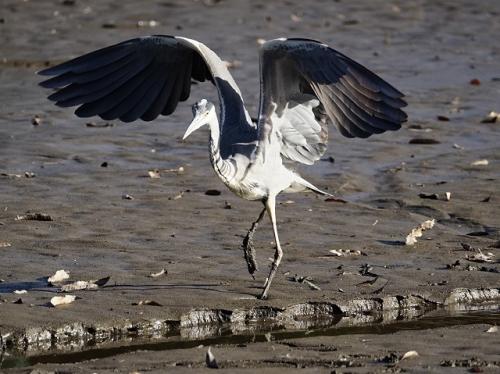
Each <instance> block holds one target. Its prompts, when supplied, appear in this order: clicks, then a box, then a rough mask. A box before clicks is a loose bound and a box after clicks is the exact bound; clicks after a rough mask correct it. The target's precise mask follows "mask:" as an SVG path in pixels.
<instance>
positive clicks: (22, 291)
mask: <svg viewBox="0 0 500 374" xmlns="http://www.w3.org/2000/svg"><path fill="white" fill-rule="evenodd" d="M14 293H15V294H16V295H22V294H25V293H28V291H26V290H14Z"/></svg>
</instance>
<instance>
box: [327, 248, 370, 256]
mask: <svg viewBox="0 0 500 374" xmlns="http://www.w3.org/2000/svg"><path fill="white" fill-rule="evenodd" d="M328 252H330V253H331V254H332V255H334V256H339V257H342V256H361V255H364V253H363V252H361V251H360V250H359V249H355V250H351V249H342V248H340V249H330V250H329V251H328Z"/></svg>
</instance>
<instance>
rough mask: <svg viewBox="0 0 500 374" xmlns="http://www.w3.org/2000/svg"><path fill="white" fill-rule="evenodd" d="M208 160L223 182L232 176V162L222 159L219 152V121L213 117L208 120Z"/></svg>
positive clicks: (226, 181)
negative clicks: (211, 119)
mask: <svg viewBox="0 0 500 374" xmlns="http://www.w3.org/2000/svg"><path fill="white" fill-rule="evenodd" d="M209 126H210V141H209V147H210V149H209V150H210V162H211V163H212V166H213V168H214V170H215V172H216V174H217V175H218V176H219V177H220V178H221V179H222V180H223V181H224V182H225V183H228V181H229V180H230V179H231V178H232V177H234V175H233V174H234V170H233V169H234V168H233V167H232V164H231V163H230V162H229V161H227V160H224V159H223V158H222V156H221V154H220V127H219V121H218V119H217V118H215V119H214V120H213V121H210V123H209Z"/></svg>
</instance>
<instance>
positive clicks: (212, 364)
mask: <svg viewBox="0 0 500 374" xmlns="http://www.w3.org/2000/svg"><path fill="white" fill-rule="evenodd" d="M205 363H206V364H207V367H208V368H211V369H218V368H219V365H217V361H216V360H215V356H214V354H213V353H212V351H211V350H210V347H208V350H207V354H206V356H205Z"/></svg>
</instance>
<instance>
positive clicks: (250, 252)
mask: <svg viewBox="0 0 500 374" xmlns="http://www.w3.org/2000/svg"><path fill="white" fill-rule="evenodd" d="M252 234H253V233H252ZM242 249H243V254H244V256H245V261H246V263H247V268H248V272H249V273H250V275H251V276H252V278H253V279H255V277H254V275H253V274H254V273H255V272H256V271H257V270H259V268H258V266H257V261H256V259H255V258H256V252H255V247H254V246H253V243H252V235H251V233H250V232H249V233H248V234H247V236H246V237H245V239H243V245H242Z"/></svg>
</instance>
